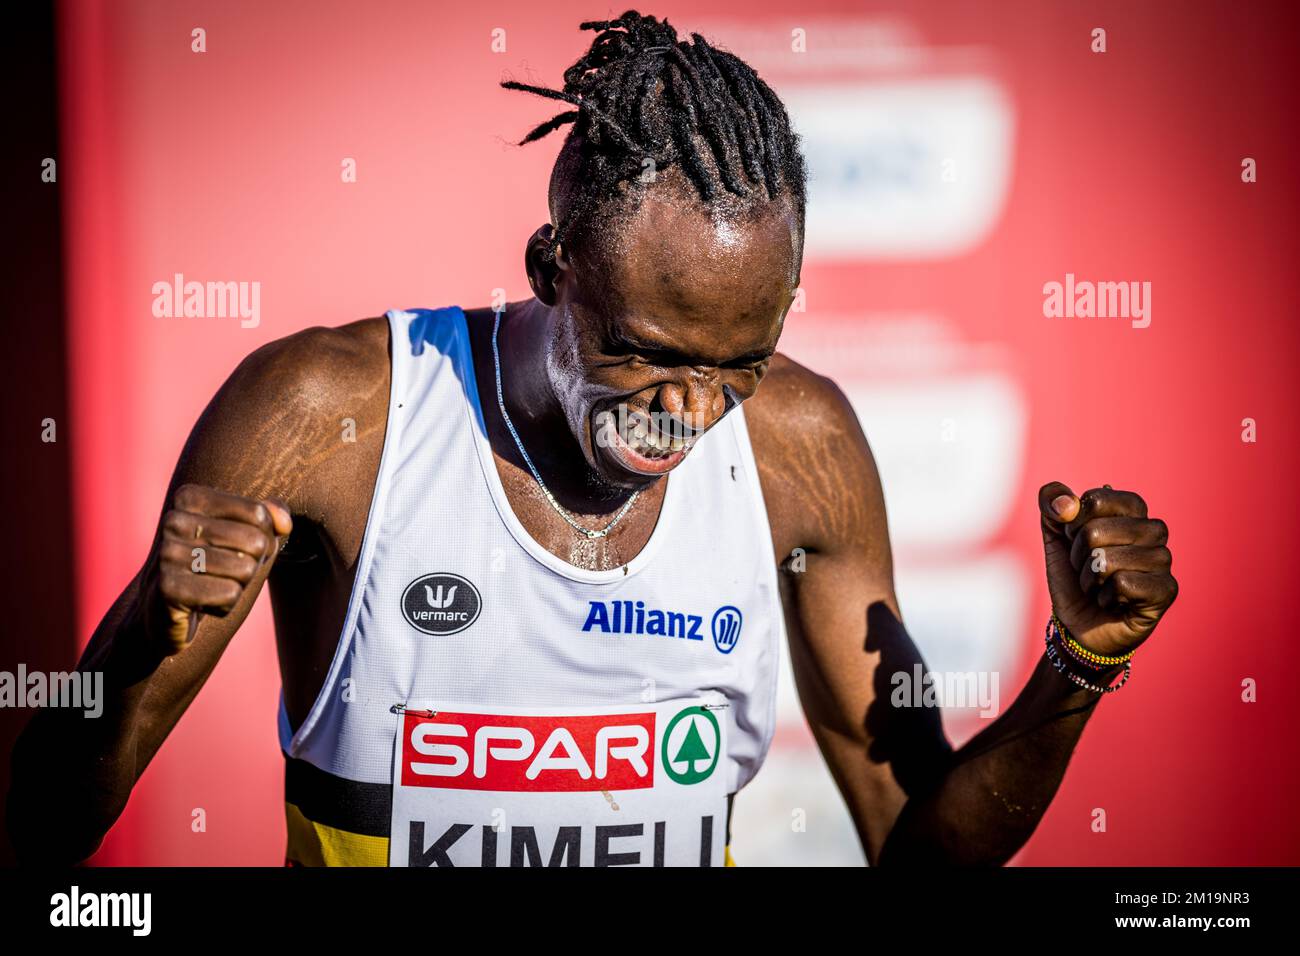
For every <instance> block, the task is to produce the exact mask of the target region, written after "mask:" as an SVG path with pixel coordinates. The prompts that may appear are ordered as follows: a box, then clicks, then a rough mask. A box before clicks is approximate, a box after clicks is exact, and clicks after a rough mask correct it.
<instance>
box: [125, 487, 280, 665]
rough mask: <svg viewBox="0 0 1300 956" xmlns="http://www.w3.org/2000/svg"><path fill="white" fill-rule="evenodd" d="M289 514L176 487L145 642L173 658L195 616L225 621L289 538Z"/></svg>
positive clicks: (268, 503) (270, 504) (276, 506)
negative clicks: (285, 539) (147, 636)
mask: <svg viewBox="0 0 1300 956" xmlns="http://www.w3.org/2000/svg"><path fill="white" fill-rule="evenodd" d="M292 528H293V522H292V520H291V519H290V517H289V509H287V508H286V507H285V506H284V505H282V504H280V503H279V502H278V501H274V500H272V499H269V498H268V499H266V500H264V501H255V500H253V499H252V498H241V497H240V496H239V495H232V494H228V493H227V492H224V491H218V490H216V489H215V488H206V487H204V486H202V485H181V487H179V488H177V489H176V495H175V497H173V498H172V507H171V510H170V511H168V512H167V514H165V515H164V516H163V521H162V540H161V542H160V543H159V545H158V554H157V577H156V582H157V585H156V591H155V593H154V594H153V595H151V597H152V598H153V600H151V601H150V604H151V605H152V607H151V608H150V609H149V615H148V616H149V631H150V637H151V639H153V640H154V641H155V643H156V644H157V645H158V646H159V647H160V648H161V650H162V651H163V653H166V654H175V653H176V652H177V651H180V650H182V649H183V648H184V647H185V646H186V645H188V644H189V642H190V641H191V640H192V639H193V637H194V630H195V627H196V626H197V625H198V619H199V614H200V613H204V614H212V615H214V616H216V617H224V616H225V615H226V614H227V613H229V612H230V609H231V608H233V607H234V606H235V605H236V604H237V603H238V602H239V599H240V598H241V597H242V596H243V594H244V589H245V588H247V587H248V585H249V583H250V582H252V581H253V580H254V579H257V581H258V583H259V584H260V583H261V581H262V580H264V579H265V575H264V574H262V573H261V572H262V571H263V570H264V568H266V566H268V565H269V564H270V563H271V562H272V561H274V560H275V555H276V551H277V549H278V544H279V540H278V539H279V538H282V537H284V536H286V535H287V534H289V532H290V530H292Z"/></svg>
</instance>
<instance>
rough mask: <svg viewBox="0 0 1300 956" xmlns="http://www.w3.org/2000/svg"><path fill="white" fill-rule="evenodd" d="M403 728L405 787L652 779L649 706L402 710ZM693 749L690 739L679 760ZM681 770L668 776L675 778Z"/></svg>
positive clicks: (548, 785) (521, 786)
mask: <svg viewBox="0 0 1300 956" xmlns="http://www.w3.org/2000/svg"><path fill="white" fill-rule="evenodd" d="M684 713H685V712H683V714H684ZM681 716H682V714H679V715H678V716H677V717H674V718H673V723H674V724H675V723H676V722H677V720H678V719H679V718H680V717H681ZM715 726H716V725H715ZM402 734H403V741H402V785H403V786H407V787H439V788H443V789H450V790H495V791H544V792H560V791H567V792H574V791H584V790H640V789H645V788H648V787H653V786H654V771H655V767H654V742H655V715H654V713H653V712H648V713H642V714H597V715H591V714H584V715H581V716H576V715H575V716H558V717H538V716H532V715H529V716H524V715H519V714H459V713H452V712H449V711H437V712H435V713H433V714H430V713H429V712H414V711H407V712H406V714H405V716H404V717H403V720H402ZM716 749H717V747H716V745H715V747H714V750H715V751H716ZM697 750H698V747H697V745H696V744H695V743H691V744H689V745H688V746H687V749H686V755H685V757H682V758H679V764H678V766H681V760H685V761H686V762H687V763H689V762H690V761H691V759H693V758H694V755H695V754H696V753H697ZM696 759H699V758H696ZM716 759H717V758H716V755H715V757H714V760H715V761H716ZM678 772H679V771H676V770H674V771H673V772H671V773H670V776H671V777H672V778H673V779H674V780H676V779H678ZM706 776H707V774H706Z"/></svg>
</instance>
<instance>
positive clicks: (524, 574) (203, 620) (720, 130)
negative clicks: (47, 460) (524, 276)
mask: <svg viewBox="0 0 1300 956" xmlns="http://www.w3.org/2000/svg"><path fill="white" fill-rule="evenodd" d="M582 27H583V29H589V30H593V31H596V33H597V36H596V39H595V40H594V42H593V44H592V46H591V49H590V50H589V52H588V53H587V54H586V55H585V56H584V57H583V58H582V59H580V60H579V61H578V62H577V63H576V64H574V66H573V67H571V68H570V69H569V70H568V71H566V73H565V77H564V80H565V82H564V85H563V88H562V89H560V90H549V89H544V88H540V87H533V86H526V85H523V84H517V83H507V84H505V85H506V86H507V87H510V88H514V89H520V90H525V91H528V92H531V93H535V94H540V95H542V96H546V97H550V98H553V99H557V100H561V101H563V102H564V103H565V104H567V107H568V108H567V109H566V110H565V111H564V112H562V113H561V114H560V115H558V116H556V117H555V118H554V119H552V120H550V121H548V122H546V123H544V124H542V125H541V126H539V127H538V128H537V129H536V130H534V131H533V132H532V133H530V134H529V135H528V137H526V139H525V142H528V141H531V140H535V139H538V138H540V137H542V136H545V135H546V134H547V133H550V132H552V131H554V130H556V129H558V128H560V127H561V126H563V125H565V124H570V123H571V124H573V125H572V129H571V130H570V131H569V133H568V136H567V139H566V141H565V143H564V146H563V148H562V150H561V153H560V156H559V159H558V160H557V162H556V164H555V169H554V172H553V175H552V178H551V185H550V196H549V198H550V211H551V222H550V223H548V224H546V225H544V226H543V227H542V228H540V229H538V230H537V232H536V233H534V234H533V236H532V237H531V238H530V239H529V241H528V244H527V249H526V253H525V263H526V267H527V270H528V278H529V282H530V285H531V287H532V291H533V294H534V297H533V298H532V299H530V300H528V301H526V302H514V303H508V304H495V305H494V307H492V308H482V309H474V310H469V311H462V310H461V309H459V308H455V307H453V308H443V309H437V310H427V309H413V310H406V311H391V312H389V313H387V315H385V316H383V317H379V318H373V319H366V320H362V321H359V322H355V323H353V324H350V325H346V326H343V327H341V328H337V329H323V328H313V329H308V330H306V331H303V332H300V333H298V334H296V335H292V336H289V337H288V338H285V339H281V340H279V341H276V342H272V343H271V344H269V345H267V346H265V347H263V348H261V349H259V350H258V351H256V352H255V353H253V354H252V355H251V356H249V357H248V359H246V360H245V361H244V362H243V363H242V364H241V365H240V367H239V368H238V369H237V370H236V371H235V372H234V374H233V375H232V376H231V378H230V379H229V380H228V381H227V383H226V384H225V385H224V386H223V388H222V389H221V391H220V392H219V393H218V394H217V396H216V397H215V398H214V399H213V401H212V403H211V404H210V405H209V407H208V408H207V410H206V411H205V412H204V414H203V416H202V417H201V418H200V420H199V422H198V424H197V425H196V426H195V429H194V431H193V433H192V435H191V436H190V440H189V442H188V443H187V444H186V446H185V449H184V451H183V453H182V455H181V457H180V461H179V464H178V466H177V468H176V472H175V475H174V476H173V479H172V483H171V486H170V489H169V491H168V496H167V501H166V504H165V506H164V509H163V514H162V517H161V520H160V522H159V525H158V529H157V534H156V537H155V541H154V546H153V548H152V550H151V553H150V554H149V556H148V558H147V560H146V561H145V563H144V566H143V567H142V569H141V570H140V572H139V574H138V575H137V576H136V578H135V579H134V580H133V581H132V582H131V584H130V585H129V586H128V587H127V588H126V590H125V591H124V592H123V593H122V595H121V597H120V598H119V599H118V601H117V602H116V604H115V605H114V606H113V608H112V609H111V610H110V611H109V613H108V614H107V616H106V617H105V618H104V620H103V622H102V623H101V624H100V626H99V628H98V629H97V631H96V632H95V634H94V637H93V639H92V640H91V642H90V645H89V647H88V648H87V650H86V653H85V655H84V657H83V659H82V662H81V665H80V666H81V667H82V668H83V669H96V670H102V671H104V672H105V675H106V681H105V683H106V696H107V697H108V701H107V703H106V705H105V716H104V717H103V718H102V719H101V720H99V721H94V722H93V723H94V725H95V726H94V727H88V725H86V724H85V723H83V722H80V721H78V722H77V723H76V725H75V727H74V726H73V725H72V724H71V723H69V718H68V717H67V716H65V715H63V714H61V713H59V712H57V711H52V710H46V711H42V712H41V713H39V714H38V716H37V717H36V719H35V720H34V721H33V722H32V724H31V725H30V727H29V729H28V730H27V732H26V733H25V735H24V737H23V739H22V740H21V741H20V744H19V746H18V748H17V750H16V754H15V771H16V772H15V780H16V783H15V789H14V791H13V792H12V794H11V797H10V816H9V818H10V820H11V823H12V826H11V829H12V831H13V836H14V840H15V843H16V845H17V847H18V849H19V852H20V854H22V855H23V856H24V857H25V858H27V859H41V860H44V861H48V860H49V859H51V857H54V858H56V859H59V860H62V861H69V862H70V861H75V860H80V859H83V858H85V857H86V856H88V855H89V854H90V853H92V852H93V851H94V850H95V848H96V847H97V846H98V845H99V843H100V841H101V839H102V838H103V835H104V834H105V832H106V831H107V830H108V828H109V827H110V826H111V825H112V824H113V822H114V820H116V818H117V817H118V815H119V814H120V813H121V811H122V809H123V807H124V806H125V804H126V801H127V798H128V796H129V794H130V792H131V788H132V787H133V785H134V784H135V782H136V780H137V779H138V778H139V776H140V774H141V773H142V772H143V771H144V768H145V767H146V766H147V765H148V763H149V761H150V759H151V758H152V757H153V755H154V754H155V753H156V752H157V750H158V748H159V747H160V746H161V745H162V742H163V740H164V739H165V738H166V736H167V734H168V732H169V731H170V730H171V729H172V727H174V726H175V724H176V722H177V721H178V720H179V719H180V716H181V714H182V713H183V712H184V710H185V708H186V707H187V706H188V704H189V703H190V701H191V700H193V699H194V697H195V695H196V694H197V693H198V691H199V688H200V687H201V686H202V685H203V682H204V681H205V680H206V679H207V677H208V675H209V674H210V673H211V672H212V669H213V668H214V667H215V666H216V663H217V660H218V659H219V658H220V656H221V653H222V651H223V650H224V649H225V647H226V645H227V644H228V643H229V641H230V640H231V638H232V637H233V636H234V634H235V632H236V631H237V630H238V628H239V626H240V624H241V623H242V622H243V621H244V619H245V617H246V616H247V615H248V612H249V609H250V608H251V607H252V605H253V603H254V601H255V600H256V598H257V595H258V594H259V592H260V591H261V590H262V586H263V584H265V583H267V582H268V581H269V583H270V590H271V599H272V607H273V610H274V617H275V625H276V635H277V643H278V649H279V656H280V669H281V676H282V681H283V694H282V702H281V708H280V728H279V729H280V743H281V747H282V749H283V751H284V754H285V758H286V814H287V821H288V834H289V837H288V853H287V858H288V861H289V862H291V863H297V864H373V865H385V864H392V865H503V866H504V865H620V864H646V865H683V864H685V865H720V864H722V863H723V862H724V861H726V862H729V861H730V854H729V847H728V846H727V843H728V842H729V841H728V840H727V839H726V836H727V830H728V829H729V827H728V824H729V817H730V808H731V799H732V797H733V796H734V794H735V793H736V792H737V791H738V790H740V789H741V788H742V787H743V786H744V785H745V784H746V783H747V782H748V781H749V780H750V779H752V777H753V776H754V774H755V773H756V772H757V770H758V768H759V766H760V765H761V764H762V761H763V758H764V755H765V753H766V750H767V747H768V744H769V742H770V740H771V736H772V731H773V719H774V709H773V705H774V693H775V686H776V672H777V666H778V659H779V644H778V642H779V641H780V640H782V639H783V638H782V635H783V634H784V635H785V639H788V640H789V642H790V648H791V655H792V659H793V662H794V667H795V673H796V679H797V684H798V688H799V693H800V696H801V699H802V702H803V706H804V709H805V712H806V714H807V717H808V720H809V722H810V724H811V726H812V729H813V731H814V734H815V735H816V738H817V741H818V743H819V744H820V747H821V750H822V752H823V754H824V755H825V758H826V760H827V762H828V764H829V766H830V769H831V771H832V774H833V775H834V778H835V780H836V782H837V784H838V785H839V787H840V789H841V791H842V793H843V795H844V798H845V800H846V801H847V803H848V807H849V810H850V812H851V814H852V817H853V820H854V821H855V824H856V826H857V829H858V833H859V835H860V837H861V840H862V844H863V847H864V849H865V852H866V855H867V858H868V860H869V862H870V863H872V864H873V865H874V864H877V863H891V862H895V863H918V862H925V861H945V862H950V863H957V864H999V863H1002V862H1005V861H1006V860H1007V859H1008V858H1010V857H1011V856H1012V854H1014V853H1015V852H1016V851H1017V849H1019V848H1020V847H1021V846H1022V845H1023V844H1024V842H1025V840H1026V839H1027V838H1028V837H1029V835H1030V834H1031V833H1032V831H1033V829H1034V827H1035V826H1036V825H1037V822H1038V820H1039V819H1040V818H1041V816H1042V814H1043V812H1044V811H1045V809H1046V807H1047V805H1048V803H1049V802H1050V800H1051V799H1052V797H1053V795H1054V793H1055V792H1056V789H1057V787H1058V785H1059V783H1060V781H1061V777H1062V775H1063V773H1064V771H1065V768H1066V765H1067V763H1068V760H1069V757H1070V754H1071V752H1072V750H1073V747H1074V745H1075V743H1076V741H1077V740H1078V738H1079V735H1080V733H1081V732H1082V730H1083V727H1084V725H1085V724H1086V722H1087V720H1088V718H1089V716H1090V714H1091V712H1092V710H1093V708H1094V706H1095V705H1096V703H1097V701H1098V700H1100V698H1101V697H1102V696H1103V695H1104V694H1105V693H1107V692H1109V691H1110V690H1113V689H1115V687H1118V686H1119V684H1114V685H1112V683H1111V682H1112V681H1113V680H1114V679H1115V678H1117V677H1118V676H1119V672H1120V670H1121V669H1123V670H1124V672H1125V677H1124V678H1123V679H1122V680H1124V679H1127V670H1128V668H1129V666H1130V665H1129V658H1130V657H1131V656H1132V654H1133V652H1134V651H1135V649H1136V648H1137V647H1139V645H1141V644H1142V643H1143V642H1144V641H1145V640H1146V639H1147V638H1148V637H1149V636H1150V635H1151V633H1152V630H1153V629H1154V628H1155V626H1156V623H1157V622H1158V621H1159V619H1160V617H1161V616H1162V615H1163V613H1164V612H1165V610H1166V609H1167V608H1168V607H1169V605H1170V604H1171V602H1172V601H1173V600H1174V597H1175V595H1176V593H1177V585H1176V583H1175V581H1174V579H1173V577H1172V576H1171V575H1170V553H1169V551H1168V549H1167V548H1166V547H1165V543H1166V537H1167V534H1166V529H1165V526H1164V523H1163V522H1161V521H1159V520H1156V519H1152V518H1149V517H1148V515H1147V508H1146V504H1145V503H1144V502H1143V500H1142V498H1140V497H1139V496H1138V495H1136V494H1133V493H1132V492H1127V491H1115V490H1111V489H1110V488H1109V487H1105V488H1102V489H1094V490H1091V491H1088V492H1086V493H1084V494H1082V495H1075V494H1074V493H1073V492H1072V491H1071V490H1070V489H1069V488H1067V487H1066V486H1065V485H1062V484H1059V483H1055V482H1053V483H1050V484H1047V485H1045V486H1044V487H1043V488H1042V489H1041V491H1040V493H1039V507H1040V511H1041V523H1042V531H1043V544H1044V550H1045V554H1046V565H1047V582H1048V588H1049V591H1050V593H1051V598H1052V604H1053V608H1054V611H1055V614H1054V617H1053V620H1052V621H1051V623H1050V625H1049V630H1048V641H1047V653H1046V654H1045V655H1044V657H1043V658H1042V659H1041V661H1040V662H1039V665H1038V666H1037V668H1036V669H1035V671H1034V673H1033V676H1032V677H1031V678H1030V681H1029V683H1028V685H1027V686H1026V687H1025V688H1024V690H1023V691H1022V692H1021V694H1020V696H1019V697H1018V699H1017V700H1016V702H1015V704H1014V706H1012V707H1011V708H1010V709H1008V710H1007V712H1006V713H1004V714H1003V715H1002V716H1001V717H1000V718H999V719H998V720H996V721H995V722H994V723H993V724H991V725H990V726H989V727H988V728H987V729H986V730H984V731H983V732H982V733H980V734H979V735H978V736H976V737H975V738H974V739H973V740H971V741H970V742H969V743H968V744H967V745H966V746H964V747H962V748H961V749H959V750H954V749H953V748H952V746H951V745H950V744H949V742H948V741H947V739H946V737H945V735H944V731H943V727H942V723H941V720H940V715H939V713H938V711H937V710H936V709H933V708H931V709H925V708H920V709H915V708H897V709H895V708H891V707H890V706H889V693H888V689H889V686H890V680H889V677H890V675H891V674H893V673H896V672H899V671H905V672H908V673H911V671H912V668H913V665H914V664H917V663H919V661H920V658H919V655H918V654H917V651H916V649H915V647H914V646H913V644H912V642H911V640H910V639H909V637H908V635H907V632H906V630H905V629H904V626H903V624H902V616H901V613H900V611H899V608H898V602H897V600H896V598H895V595H894V586H893V579H892V565H891V557H890V548H889V539H888V534H887V528H886V520H885V508H884V501H883V497H882V494H881V488H880V482H879V479H878V476H877V472H876V467H875V464H874V462H873V460H872V456H871V452H870V450H869V448H868V446H867V441H866V439H865V437H864V436H863V433H862V430H861V428H860V427H859V425H858V422H857V420H856V419H855V417H854V415H853V412H852V410H851V409H850V406H849V404H848V402H847V401H846V400H845V398H844V396H843V395H842V393H841V392H840V391H839V390H838V389H837V388H836V386H835V385H834V384H833V383H832V382H830V381H829V380H827V379H825V378H822V377H820V376H818V375H815V374H813V373H812V372H809V371H808V370H806V369H804V368H801V367H800V366H799V365H797V364H795V363H794V362H792V361H790V360H788V359H786V358H784V357H783V356H781V355H780V354H778V353H777V352H776V346H777V340H778V338H779V336H780V333H781V327H782V323H783V321H784V319H785V315H786V312H787V310H788V309H789V307H790V305H791V302H792V299H793V296H794V293H795V290H796V288H797V287H798V284H799V274H800V266H801V261H802V246H803V227H804V189H805V174H804V164H803V159H802V157H801V155H800V152H799V144H798V139H797V137H796V136H795V134H794V133H793V132H792V131H791V129H790V124H789V120H788V118H787V115H786V112H785V109H784V108H783V106H782V105H781V103H780V101H779V100H778V99H777V97H776V96H775V95H774V94H773V93H772V91H771V90H770V89H769V88H768V87H767V86H766V84H764V83H763V82H762V81H761V80H760V79H759V78H758V76H757V75H756V74H755V73H754V71H753V70H752V69H750V68H749V67H748V66H747V65H745V64H744V63H743V62H741V61H740V60H739V59H737V58H736V57H734V56H732V55H731V54H729V53H725V52H723V51H721V50H718V49H715V48H713V47H711V46H710V45H709V44H708V43H707V42H705V41H704V39H702V38H701V37H700V36H698V35H694V36H692V38H691V39H690V40H679V38H678V37H677V34H676V31H675V30H674V29H673V28H672V27H670V26H669V25H668V24H667V23H666V22H659V21H658V20H656V19H655V18H653V17H643V16H640V15H639V14H637V13H636V12H634V11H630V12H628V13H625V14H624V15H623V16H621V17H619V18H618V19H616V20H610V21H601V22H594V23H585V24H583V25H582ZM795 556H797V560H791V558H793V557H795ZM1008 626H1009V627H1010V626H1012V625H1011V624H1010V623H1009V624H1008ZM1122 680H1121V683H1122ZM87 730H89V731H90V734H91V735H90V736H87Z"/></svg>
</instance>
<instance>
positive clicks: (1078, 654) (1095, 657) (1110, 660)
mask: <svg viewBox="0 0 1300 956" xmlns="http://www.w3.org/2000/svg"><path fill="white" fill-rule="evenodd" d="M1052 623H1054V624H1055V625H1056V627H1057V630H1058V631H1059V632H1060V636H1061V643H1062V644H1064V645H1065V648H1066V650H1068V651H1069V652H1070V656H1072V657H1075V658H1077V659H1079V660H1082V661H1085V662H1086V663H1088V664H1091V665H1092V666H1093V667H1095V668H1097V669H1098V670H1104V669H1105V668H1107V667H1117V666H1118V665H1120V664H1127V663H1128V662H1129V661H1130V660H1132V659H1133V655H1134V654H1136V653H1137V652H1136V651H1129V652H1128V653H1127V654H1124V655H1122V656H1120V657H1107V656H1105V655H1104V654H1098V653H1096V652H1095V651H1090V650H1088V649H1087V648H1086V647H1084V646H1083V645H1082V644H1080V643H1079V642H1078V641H1076V640H1075V639H1074V638H1073V637H1072V636H1071V635H1070V632H1069V631H1067V630H1066V629H1065V625H1064V624H1062V623H1061V619H1060V618H1059V617H1057V616H1056V612H1055V611H1053V612H1052Z"/></svg>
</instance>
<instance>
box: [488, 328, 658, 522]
mask: <svg viewBox="0 0 1300 956" xmlns="http://www.w3.org/2000/svg"><path fill="white" fill-rule="evenodd" d="M504 312H505V309H504V308H502V309H501V310H500V311H498V312H497V313H496V319H495V320H494V321H493V323H492V362H493V364H494V365H495V366H496V371H497V408H499V409H501V417H502V418H503V419H505V423H506V428H508V429H510V437H512V438H513V439H514V440H515V447H516V448H518V449H519V454H521V455H523V456H524V463H525V464H527V465H528V470H529V471H531V472H532V473H533V478H534V479H535V480H536V482H537V487H539V488H541V489H542V494H544V495H546V500H547V501H549V502H550V503H551V507H552V508H554V509H555V511H556V513H557V514H558V515H559V516H560V517H561V518H563V519H564V520H565V521H566V522H567V523H568V525H569V527H570V528H572V529H573V530H574V531H576V532H578V534H580V535H582V536H583V537H586V538H603V537H605V536H606V535H607V534H609V533H610V532H611V531H613V530H614V525H616V524H618V523H619V522H620V521H622V520H623V516H624V515H625V514H627V513H628V509H630V508H631V507H632V504H633V502H635V501H636V499H637V497H638V496H639V495H640V494H641V492H639V491H634V492H632V497H631V498H628V499H627V502H626V503H625V504H624V505H623V507H622V508H620V509H619V511H618V514H616V515H614V520H613V521H611V522H610V523H609V524H607V525H605V527H603V528H601V529H599V530H592V529H588V528H584V527H583V526H582V525H580V524H578V522H577V521H575V520H574V519H573V516H572V515H570V514H569V513H568V512H567V511H565V510H564V509H563V508H561V507H560V505H559V503H558V502H557V501H556V500H555V496H554V495H553V494H551V491H550V489H549V488H547V487H546V482H544V481H542V476H541V474H540V473H539V472H538V471H537V466H536V465H534V464H533V460H532V459H531V458H529V457H528V452H527V451H526V450H525V449H524V443H523V442H522V441H520V439H519V432H517V431H515V424H514V422H512V421H511V420H510V413H509V412H507V411H506V399H505V395H504V394H503V393H502V391H501V351H500V349H498V348H497V332H498V331H500V329H501V316H502V314H503V313H504Z"/></svg>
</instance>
